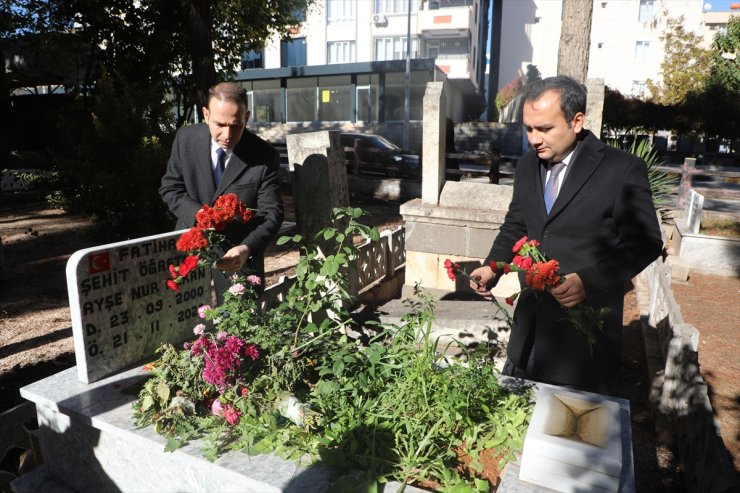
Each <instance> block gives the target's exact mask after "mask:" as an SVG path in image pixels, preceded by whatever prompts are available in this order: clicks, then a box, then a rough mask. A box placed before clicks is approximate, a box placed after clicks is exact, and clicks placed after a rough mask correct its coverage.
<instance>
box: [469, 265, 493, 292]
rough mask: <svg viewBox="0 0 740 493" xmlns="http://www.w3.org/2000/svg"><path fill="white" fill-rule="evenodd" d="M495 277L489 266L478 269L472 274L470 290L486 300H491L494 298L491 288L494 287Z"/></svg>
mask: <svg viewBox="0 0 740 493" xmlns="http://www.w3.org/2000/svg"><path fill="white" fill-rule="evenodd" d="M494 277H495V274H494V273H493V270H492V269H491V268H490V267H489V266H487V265H483V266H481V267H478V268H477V269H475V270H474V271H473V272H471V273H470V278H471V279H472V280H471V281H470V289H472V290H473V291H475V292H476V293H478V294H479V295H481V296H483V297H484V298H486V299H491V298H492V297H493V295H492V294H491V288H492V287H493V278H494Z"/></svg>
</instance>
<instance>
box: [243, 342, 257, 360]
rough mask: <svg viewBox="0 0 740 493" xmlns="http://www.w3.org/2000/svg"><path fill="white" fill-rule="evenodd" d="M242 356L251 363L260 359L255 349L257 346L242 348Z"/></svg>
mask: <svg viewBox="0 0 740 493" xmlns="http://www.w3.org/2000/svg"><path fill="white" fill-rule="evenodd" d="M244 356H247V357H248V358H252V361H254V360H256V359H257V358H259V357H260V352H259V350H258V349H257V346H255V345H254V344H252V345H251V346H248V347H246V348H244Z"/></svg>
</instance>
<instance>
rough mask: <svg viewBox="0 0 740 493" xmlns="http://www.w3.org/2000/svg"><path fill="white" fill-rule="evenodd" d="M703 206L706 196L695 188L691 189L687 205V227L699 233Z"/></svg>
mask: <svg viewBox="0 0 740 493" xmlns="http://www.w3.org/2000/svg"><path fill="white" fill-rule="evenodd" d="M703 208H704V196H703V195H702V194H700V193H699V192H697V191H696V190H694V189H691V190H689V203H688V204H687V205H686V228H687V229H688V230H689V231H691V232H692V233H694V234H698V233H699V228H700V227H701V212H702V209H703Z"/></svg>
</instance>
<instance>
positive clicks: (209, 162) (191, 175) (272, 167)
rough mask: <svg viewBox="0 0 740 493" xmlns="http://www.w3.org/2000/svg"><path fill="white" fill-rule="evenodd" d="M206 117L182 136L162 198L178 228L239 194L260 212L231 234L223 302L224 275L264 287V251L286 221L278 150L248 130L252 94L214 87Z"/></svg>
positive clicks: (220, 277) (223, 262)
mask: <svg viewBox="0 0 740 493" xmlns="http://www.w3.org/2000/svg"><path fill="white" fill-rule="evenodd" d="M203 117H204V120H205V124H196V125H190V126H186V127H182V128H180V129H179V130H178V131H177V135H176V136H175V141H174V143H173V144H172V153H171V155H170V159H169V162H168V163H167V172H166V173H165V175H164V177H163V178H162V185H161V187H160V189H159V193H160V195H161V196H162V199H163V200H164V202H165V203H166V204H167V206H168V207H169V209H170V211H172V213H173V214H174V215H175V216H176V217H177V224H176V226H175V228H176V229H182V228H190V227H192V226H194V225H195V215H196V213H197V212H198V211H199V210H200V209H201V207H203V205H204V204H208V205H212V204H213V202H214V201H215V200H216V199H217V198H218V197H219V196H221V195H224V194H228V193H235V194H236V195H237V196H238V197H239V199H240V200H241V201H242V202H244V203H245V204H246V206H247V207H249V208H252V209H256V210H255V216H254V218H253V219H252V220H251V221H250V222H248V223H246V224H234V223H232V225H230V227H229V228H227V229H226V231H225V234H226V237H227V240H228V241H229V244H230V245H231V247H230V248H229V249H228V250H227V251H226V252H225V253H224V255H223V257H222V258H221V259H220V260H219V262H218V264H217V266H218V270H217V269H214V271H213V276H214V277H213V278H214V284H215V286H216V292H217V294H218V295H219V301H220V299H221V295H222V294H223V292H224V291H225V290H226V289H228V287H229V286H230V283H229V281H228V279H227V278H226V276H225V275H224V274H223V273H222V272H221V271H224V272H227V273H231V272H237V271H240V274H241V275H250V274H255V275H258V276H260V278H262V280H263V283H262V285H264V250H265V248H266V247H267V244H268V243H269V242H270V241H271V240H272V239H273V238H274V237H275V235H276V234H277V232H278V230H279V228H280V224H281V223H282V221H283V203H282V199H281V198H280V193H279V182H278V169H279V167H280V162H279V153H278V152H277V151H276V150H275V148H274V147H272V146H271V145H270V144H269V143H267V142H265V141H264V140H262V139H260V138H259V137H257V136H256V135H254V134H252V133H251V132H249V131H248V130H246V125H247V120H248V119H249V111H248V109H247V95H246V92H245V90H244V88H242V87H240V86H239V85H237V84H234V83H233V82H222V83H219V84H216V85H215V86H213V87H212V88H211V89H210V90H209V92H208V106H207V107H205V108H203Z"/></svg>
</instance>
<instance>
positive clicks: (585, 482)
mask: <svg viewBox="0 0 740 493" xmlns="http://www.w3.org/2000/svg"><path fill="white" fill-rule="evenodd" d="M623 439H624V438H623V434H622V426H621V420H620V405H619V403H618V402H617V401H615V400H613V399H611V398H609V397H607V396H600V395H598V394H590V393H588V392H579V391H574V390H566V389H561V388H550V387H546V388H541V389H539V390H538V392H537V400H536V404H535V407H534V411H533V413H532V420H531V422H530V425H529V428H528V429H527V435H526V437H525V439H524V447H523V453H522V463H521V469H520V471H519V479H521V480H523V481H527V482H530V483H534V484H538V485H541V486H545V487H547V488H551V489H553V490H555V491H561V492H564V493H577V492H579V491H604V492H606V491H613V492H617V491H619V484H620V478H621V476H622V463H623V461H622V456H623V450H622V440H623Z"/></svg>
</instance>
